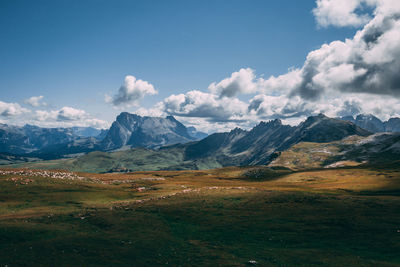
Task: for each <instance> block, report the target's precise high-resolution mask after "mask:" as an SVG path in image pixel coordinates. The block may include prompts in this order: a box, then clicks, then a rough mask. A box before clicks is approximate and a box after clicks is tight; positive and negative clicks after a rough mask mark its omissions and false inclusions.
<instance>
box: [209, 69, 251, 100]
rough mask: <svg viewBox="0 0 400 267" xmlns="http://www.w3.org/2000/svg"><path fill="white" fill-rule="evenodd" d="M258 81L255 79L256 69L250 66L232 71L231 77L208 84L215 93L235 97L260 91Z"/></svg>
mask: <svg viewBox="0 0 400 267" xmlns="http://www.w3.org/2000/svg"><path fill="white" fill-rule="evenodd" d="M258 89H259V88H258V85H257V81H256V80H255V74H254V70H252V69H250V68H246V69H240V70H239V71H237V72H234V73H232V75H231V76H230V77H229V78H225V79H223V80H222V81H220V82H219V83H215V82H213V83H211V84H210V85H209V86H208V90H210V91H211V92H212V93H214V94H218V95H219V96H220V97H235V96H236V95H238V94H252V93H256V92H257V91H258Z"/></svg>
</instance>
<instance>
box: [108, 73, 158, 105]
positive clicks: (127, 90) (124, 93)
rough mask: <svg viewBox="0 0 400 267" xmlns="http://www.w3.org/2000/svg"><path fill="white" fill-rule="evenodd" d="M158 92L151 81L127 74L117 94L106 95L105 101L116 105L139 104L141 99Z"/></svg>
mask: <svg viewBox="0 0 400 267" xmlns="http://www.w3.org/2000/svg"><path fill="white" fill-rule="evenodd" d="M157 93H158V92H157V91H156V90H155V89H154V86H153V85H152V84H150V83H149V82H147V81H143V80H140V79H139V80H138V79H136V77H134V76H131V75H127V76H126V77H125V80H124V83H123V85H122V86H121V87H120V88H119V90H118V92H117V94H115V95H114V96H112V97H111V96H108V95H106V97H105V101H106V102H107V103H111V104H113V105H114V106H115V107H131V106H138V105H139V101H140V100H141V99H143V98H144V97H145V96H146V95H155V94H157Z"/></svg>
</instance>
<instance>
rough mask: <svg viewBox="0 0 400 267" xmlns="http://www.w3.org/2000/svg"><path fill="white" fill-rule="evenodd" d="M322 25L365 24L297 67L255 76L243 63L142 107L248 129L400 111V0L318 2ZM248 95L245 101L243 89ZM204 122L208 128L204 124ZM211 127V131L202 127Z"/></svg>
mask: <svg viewBox="0 0 400 267" xmlns="http://www.w3.org/2000/svg"><path fill="white" fill-rule="evenodd" d="M316 3H317V7H316V8H315V9H314V10H313V13H314V15H315V16H316V20H317V22H318V24H319V25H320V26H324V27H326V26H330V25H332V26H357V27H360V29H359V30H357V31H356V32H355V34H354V36H353V37H351V38H348V39H345V40H343V41H339V40H338V41H333V42H331V43H328V44H323V45H322V46H321V47H320V48H319V49H316V50H314V51H311V52H310V53H309V54H308V55H307V57H306V60H305V62H304V64H303V66H302V67H300V68H291V69H289V71H288V72H287V73H284V74H282V75H279V76H270V77H269V78H267V79H264V78H261V77H257V76H256V75H255V71H254V70H253V69H250V68H243V69H240V70H239V71H237V72H234V73H232V74H231V75H230V76H229V77H227V78H225V79H223V80H221V81H220V82H214V83H211V84H210V85H209V87H208V92H202V91H198V90H193V91H189V92H187V93H184V94H177V95H171V96H169V97H167V98H165V99H164V100H163V101H162V102H160V103H158V104H156V105H155V106H154V107H153V108H151V109H144V108H141V109H140V111H141V112H142V113H146V112H147V113H148V114H150V113H151V114H159V115H167V114H171V115H174V116H178V118H180V119H181V120H183V121H186V122H188V123H191V124H192V125H195V126H196V128H199V129H202V130H203V131H204V130H206V131H213V130H215V129H219V130H220V129H226V127H231V126H233V125H235V126H240V127H244V128H246V127H250V126H252V125H254V124H256V123H257V122H259V121H260V120H261V119H262V120H268V119H274V118H280V119H282V120H283V121H285V122H289V123H291V124H293V123H297V122H299V121H300V120H301V119H304V118H305V117H307V116H310V115H316V114H318V113H324V114H326V115H328V116H330V117H338V116H348V115H357V114H360V113H372V114H374V115H376V116H378V117H379V118H381V119H382V120H386V119H388V118H390V117H399V116H400V97H399V96H400V75H399V73H400V1H398V0H345V1H342V0H317V1H316ZM246 94H247V95H250V100H249V101H243V100H242V99H241V96H242V95H246ZM201 125H203V127H202V126H201ZM205 128H207V129H208V130H207V129H205Z"/></svg>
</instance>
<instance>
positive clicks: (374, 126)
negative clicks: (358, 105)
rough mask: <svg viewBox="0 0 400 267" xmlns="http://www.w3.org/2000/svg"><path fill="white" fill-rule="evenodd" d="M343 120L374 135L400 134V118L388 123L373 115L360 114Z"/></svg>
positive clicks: (392, 119)
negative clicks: (385, 133) (382, 133)
mask: <svg viewBox="0 0 400 267" xmlns="http://www.w3.org/2000/svg"><path fill="white" fill-rule="evenodd" d="M341 119H342V120H346V121H350V122H353V123H354V124H356V125H357V126H359V127H361V128H363V129H366V130H368V131H370V132H373V133H380V132H400V118H390V119H389V120H387V121H381V120H380V119H379V118H377V117H375V116H374V115H372V114H359V115H357V116H356V117H355V118H354V117H353V116H345V117H342V118H341Z"/></svg>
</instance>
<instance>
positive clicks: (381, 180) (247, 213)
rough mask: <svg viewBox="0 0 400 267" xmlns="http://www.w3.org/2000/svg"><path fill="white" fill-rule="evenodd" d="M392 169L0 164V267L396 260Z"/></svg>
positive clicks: (398, 239) (399, 209)
mask: <svg viewBox="0 0 400 267" xmlns="http://www.w3.org/2000/svg"><path fill="white" fill-rule="evenodd" d="M397 166H398V164H397V163H396V164H392V165H387V166H381V167H380V166H375V167H374V166H363V167H345V168H336V169H313V170H305V171H289V170H287V169H279V168H276V169H267V168H264V167H228V168H221V169H213V170H200V171H151V172H132V173H123V174H121V173H106V174H94V173H74V174H72V173H68V172H64V171H55V170H53V171H39V170H37V171H34V170H32V171H30V170H18V169H4V170H3V171H2V172H1V173H2V174H1V175H0V264H1V265H3V266H27V265H29V266H43V265H45V266H70V265H77V266H99V265H102V266H116V265H120V266H158V265H168V266H251V265H256V266H319V265H324V266H400V254H399V251H400V224H399V222H400V169H399V168H398V167H397ZM255 174H256V175H255Z"/></svg>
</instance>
